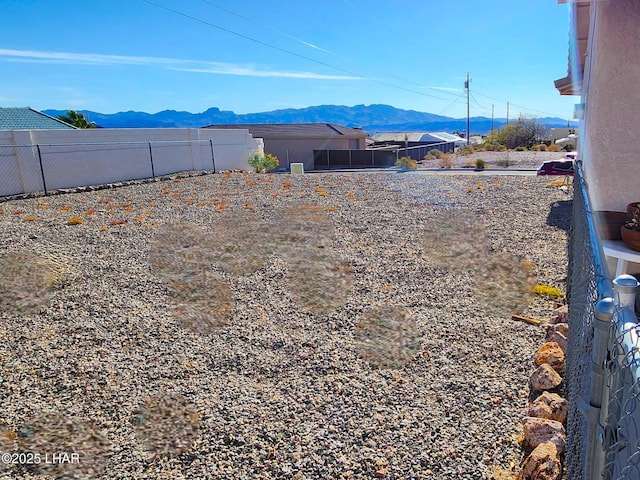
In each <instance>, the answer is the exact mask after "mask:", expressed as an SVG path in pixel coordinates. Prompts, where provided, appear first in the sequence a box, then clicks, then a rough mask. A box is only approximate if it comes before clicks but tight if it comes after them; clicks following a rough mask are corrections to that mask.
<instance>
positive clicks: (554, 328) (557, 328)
mask: <svg viewBox="0 0 640 480" xmlns="http://www.w3.org/2000/svg"><path fill="white" fill-rule="evenodd" d="M554 332H558V333H561V334H562V335H564V336H565V337H566V336H568V334H569V324H568V323H565V322H561V323H554V324H551V325H549V326H547V340H548V337H549V336H550V335H552V334H553V333H554Z"/></svg>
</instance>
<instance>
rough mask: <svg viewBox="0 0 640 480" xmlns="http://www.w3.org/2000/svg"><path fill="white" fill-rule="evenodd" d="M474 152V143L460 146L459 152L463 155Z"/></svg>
mask: <svg viewBox="0 0 640 480" xmlns="http://www.w3.org/2000/svg"><path fill="white" fill-rule="evenodd" d="M473 152H474V150H473V146H472V145H463V146H462V147H458V153H460V154H462V155H465V156H466V155H471V154H472V153H473Z"/></svg>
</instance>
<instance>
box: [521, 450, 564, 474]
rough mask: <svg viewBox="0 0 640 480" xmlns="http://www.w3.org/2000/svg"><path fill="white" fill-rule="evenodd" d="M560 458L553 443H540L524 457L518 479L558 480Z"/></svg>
mask: <svg viewBox="0 0 640 480" xmlns="http://www.w3.org/2000/svg"><path fill="white" fill-rule="evenodd" d="M560 472H561V468H560V458H559V456H558V450H557V448H556V446H555V445H554V444H553V443H541V444H540V445H538V446H537V447H536V448H534V449H533V451H532V452H531V454H530V455H529V456H528V457H527V458H526V459H525V461H524V463H523V464H522V469H521V470H520V475H519V476H518V480H558V479H559V478H560Z"/></svg>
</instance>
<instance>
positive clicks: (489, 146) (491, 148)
mask: <svg viewBox="0 0 640 480" xmlns="http://www.w3.org/2000/svg"><path fill="white" fill-rule="evenodd" d="M499 148H500V144H499V143H498V142H495V141H493V140H487V141H486V142H484V149H485V151H486V152H495V151H496V150H498V149H499Z"/></svg>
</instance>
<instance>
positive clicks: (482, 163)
mask: <svg viewBox="0 0 640 480" xmlns="http://www.w3.org/2000/svg"><path fill="white" fill-rule="evenodd" d="M486 165H487V162H485V161H484V160H483V159H481V158H476V168H477V169H478V170H484V167H486Z"/></svg>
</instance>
